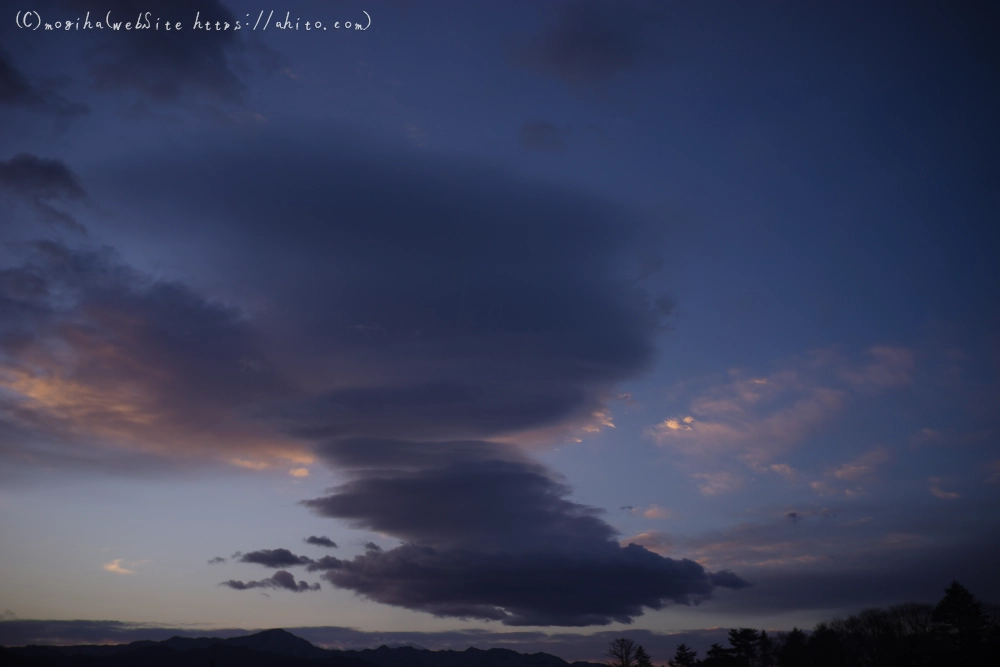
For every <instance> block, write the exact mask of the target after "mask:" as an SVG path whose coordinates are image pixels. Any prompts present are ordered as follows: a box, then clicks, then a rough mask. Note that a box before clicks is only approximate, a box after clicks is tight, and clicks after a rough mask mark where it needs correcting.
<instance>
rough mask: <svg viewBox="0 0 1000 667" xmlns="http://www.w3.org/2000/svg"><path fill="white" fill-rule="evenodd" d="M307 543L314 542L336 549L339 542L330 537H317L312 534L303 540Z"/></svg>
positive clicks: (319, 545) (320, 545) (317, 544)
mask: <svg viewBox="0 0 1000 667" xmlns="http://www.w3.org/2000/svg"><path fill="white" fill-rule="evenodd" d="M302 541H303V542H305V543H306V544H314V545H316V546H318V547H327V548H328V549H336V548H337V543H336V542H334V541H333V540H331V539H330V538H329V537H325V536H324V537H317V536H315V535H310V536H309V537H307V538H305V539H303V540H302Z"/></svg>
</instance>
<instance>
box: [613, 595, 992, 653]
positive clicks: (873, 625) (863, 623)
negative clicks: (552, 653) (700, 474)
mask: <svg viewBox="0 0 1000 667" xmlns="http://www.w3.org/2000/svg"><path fill="white" fill-rule="evenodd" d="M728 639H729V646H722V645H721V644H712V647H711V648H710V649H709V650H708V651H707V653H706V654H705V656H704V657H702V658H700V659H699V657H698V654H697V652H696V651H693V650H691V648H690V647H688V646H687V645H685V644H681V645H680V646H678V647H677V651H676V652H675V653H674V656H673V658H672V659H671V660H670V662H669V664H670V665H671V667H944V666H946V665H947V666H948V667H997V666H1000V619H998V616H997V608H996V607H991V608H990V609H989V610H987V609H986V607H984V605H983V603H982V602H980V601H979V600H977V599H976V597H975V596H974V595H972V593H970V592H969V591H968V590H967V589H966V588H965V587H964V586H962V585H961V584H959V583H958V582H952V584H951V586H949V587H948V589H947V590H946V591H945V595H944V597H943V598H942V599H941V601H940V602H938V604H937V605H929V604H917V603H907V604H901V605H896V606H894V607H890V608H889V609H866V610H865V611H862V612H861V613H859V614H856V615H854V616H850V617H848V618H845V619H836V620H834V621H830V622H824V623H820V624H819V625H817V626H816V627H815V628H814V629H813V630H812V632H805V631H803V630H800V629H798V628H793V629H792V630H791V631H790V632H776V633H772V634H768V633H767V632H766V631H764V630H760V631H758V630H754V629H753V628H739V629H733V630H730V631H729V637H728ZM608 658H609V661H608V665H609V667H651V661H650V658H649V656H648V655H646V651H645V650H643V648H642V647H641V646H638V645H637V644H633V643H632V642H631V640H627V639H624V640H623V639H616V640H615V641H614V642H612V643H611V647H610V650H609V651H608Z"/></svg>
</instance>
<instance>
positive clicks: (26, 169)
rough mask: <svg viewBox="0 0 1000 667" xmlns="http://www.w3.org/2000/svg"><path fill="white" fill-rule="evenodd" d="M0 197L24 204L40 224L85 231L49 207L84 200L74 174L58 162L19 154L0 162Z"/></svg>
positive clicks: (67, 215)
mask: <svg viewBox="0 0 1000 667" xmlns="http://www.w3.org/2000/svg"><path fill="white" fill-rule="evenodd" d="M0 193H3V194H4V195H6V196H8V197H10V198H13V199H17V200H20V201H22V202H24V203H25V204H27V205H28V206H29V207H30V208H31V209H32V211H34V213H35V214H36V215H37V216H38V218H39V219H40V220H42V221H44V222H47V223H50V224H55V225H61V226H63V227H67V228H69V229H73V230H76V231H85V230H84V228H83V226H82V225H80V223H78V222H77V221H76V220H75V219H74V218H73V216H71V215H70V214H68V213H66V212H64V211H60V210H59V209H57V208H55V207H54V206H53V203H56V202H58V203H62V204H66V203H71V202H78V201H83V200H85V199H86V198H87V194H86V192H85V191H84V189H83V187H82V186H81V185H80V180H79V179H78V178H77V176H76V174H74V173H73V170H71V169H70V168H69V167H68V166H67V165H66V164H65V163H63V162H61V161H59V160H50V159H46V158H40V157H38V156H36V155H31V154H29V153H19V154H17V155H15V156H14V157H13V158H11V159H10V160H5V161H0Z"/></svg>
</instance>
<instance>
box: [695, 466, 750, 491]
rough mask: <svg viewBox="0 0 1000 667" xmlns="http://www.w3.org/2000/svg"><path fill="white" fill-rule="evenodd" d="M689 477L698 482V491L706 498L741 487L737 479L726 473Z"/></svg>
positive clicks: (708, 473)
mask: <svg viewBox="0 0 1000 667" xmlns="http://www.w3.org/2000/svg"><path fill="white" fill-rule="evenodd" d="M691 477H692V478H694V479H696V480H698V490H699V491H701V492H702V493H703V494H704V495H706V496H714V495H717V494H720V493H728V492H730V491H735V490H736V489H738V488H739V487H740V486H741V485H742V481H741V480H740V479H739V478H738V477H736V476H735V475H733V474H732V473H730V472H726V471H719V472H699V473H695V474H693V475H691Z"/></svg>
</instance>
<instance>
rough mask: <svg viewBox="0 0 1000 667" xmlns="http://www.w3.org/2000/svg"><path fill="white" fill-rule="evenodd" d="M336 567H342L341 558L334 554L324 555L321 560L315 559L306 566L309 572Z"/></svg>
mask: <svg viewBox="0 0 1000 667" xmlns="http://www.w3.org/2000/svg"><path fill="white" fill-rule="evenodd" d="M335 567H340V559H339V558H335V557H333V556H323V557H322V558H320V559H319V560H314V561H313V562H311V563H309V565H308V566H306V570H308V571H309V572H320V571H323V570H329V569H332V568H335Z"/></svg>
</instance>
